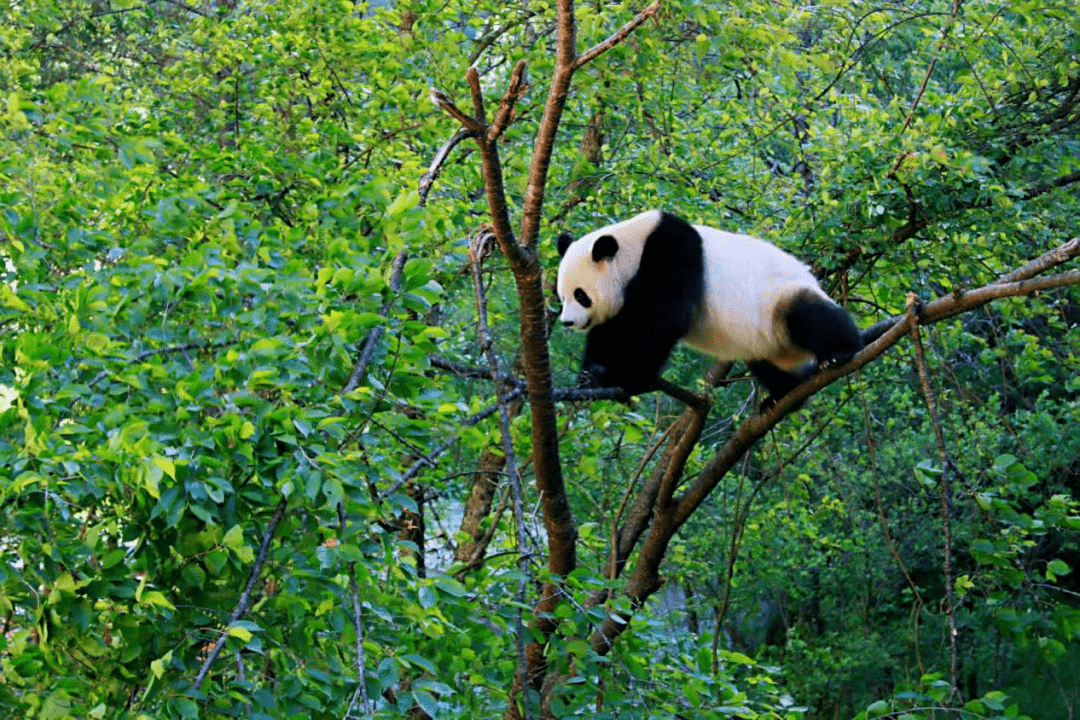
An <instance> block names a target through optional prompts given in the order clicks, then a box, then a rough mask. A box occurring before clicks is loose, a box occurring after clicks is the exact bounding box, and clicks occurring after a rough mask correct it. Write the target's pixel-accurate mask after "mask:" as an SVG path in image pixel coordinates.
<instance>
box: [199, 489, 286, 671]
mask: <svg viewBox="0 0 1080 720" xmlns="http://www.w3.org/2000/svg"><path fill="white" fill-rule="evenodd" d="M288 504H289V499H288V498H286V497H285V496H282V498H281V500H280V501H279V502H278V504H277V507H276V508H275V509H274V514H273V515H272V516H270V524H269V525H268V526H267V527H266V531H265V532H264V533H263V538H262V543H261V544H260V545H259V554H258V555H256V556H255V562H254V563H253V564H252V566H251V573H250V574H249V575H248V581H247V585H245V586H244V591H243V592H242V593H240V601H239V602H238V603H237V604H236V609H234V610H233V611H232V614H231V615H230V616H229V621H228V622H227V623H225V629H224V630H222V631H221V632H220V633H219V634H218V639H217V641H216V642H215V643H214V647H212V648H211V649H210V652H209V653H208V654H207V656H206V660H204V661H203V664H202V667H201V668H199V674H198V675H196V676H195V680H194V681H193V682H192V685H191V688H192V690H198V689H199V688H200V687H201V686H202V683H203V680H204V679H206V674H207V673H208V672H210V668H211V667H212V666H213V664H214V661H215V660H216V659H217V656H218V655H219V654H220V653H221V648H223V647H225V640H226V638H228V637H229V627H230V626H231V625H232V624H233V623H234V622H236V621H237V620H239V619H240V618H241V617H242V616H243V614H244V613H246V612H247V609H248V605H249V604H250V603H251V591H252V589H254V587H255V583H256V582H257V581H258V579H259V573H261V572H262V568H263V565H265V564H266V555H267V552H268V551H269V549H270V540H272V539H273V537H274V530H276V529H277V526H278V523H279V522H281V518H282V517H283V516H284V515H285V507H286V506H287V505H288Z"/></svg>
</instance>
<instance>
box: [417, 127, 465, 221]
mask: <svg viewBox="0 0 1080 720" xmlns="http://www.w3.org/2000/svg"><path fill="white" fill-rule="evenodd" d="M473 135H475V132H473V131H472V130H469V129H467V128H461V129H460V130H458V131H457V132H456V133H454V134H453V135H452V136H451V137H450V139H449V140H447V141H446V142H445V143H444V144H443V146H442V147H441V148H439V152H437V153H435V157H434V158H432V159H431V165H429V166H428V169H427V172H426V173H424V174H423V175H422V176H421V177H420V182H419V183H418V184H417V192H418V193H419V194H420V206H421V207H423V206H424V205H427V198H428V194H429V193H430V192H431V187H432V186H433V185H434V184H435V181H436V180H437V179H438V177H439V173H441V172H442V168H443V165H444V164H445V163H446V159H447V158H448V157H450V151H451V150H453V149H454V148H455V147H456V146H457V144H458V143H460V142H461V141H462V140H464V139H465V138H468V137H473Z"/></svg>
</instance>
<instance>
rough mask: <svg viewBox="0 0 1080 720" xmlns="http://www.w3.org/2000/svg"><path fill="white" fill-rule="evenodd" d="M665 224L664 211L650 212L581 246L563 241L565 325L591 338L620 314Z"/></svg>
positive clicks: (596, 232) (561, 282) (589, 237)
mask: <svg viewBox="0 0 1080 720" xmlns="http://www.w3.org/2000/svg"><path fill="white" fill-rule="evenodd" d="M660 219H661V213H660V211H659V210H650V211H648V212H644V213H641V214H640V215H637V216H635V217H632V218H630V219H629V220H626V221H624V222H621V223H617V224H615V225H609V226H607V227H604V228H600V229H599V230H594V231H593V232H591V233H589V234H588V235H585V236H584V237H582V238H581V239H580V240H574V239H573V238H571V237H570V236H569V235H560V236H559V255H560V256H562V261H561V262H560V263H559V277H558V281H557V282H556V291H557V292H558V294H559V300H560V301H561V302H562V313H561V314H560V315H559V319H560V320H561V321H562V324H563V325H566V326H567V327H572V328H573V329H575V330H577V331H579V332H587V331H588V330H591V329H592V328H594V327H596V326H597V325H601V324H603V323H605V322H607V321H608V320H610V319H611V318H613V317H614V316H615V315H617V314H618V312H619V310H621V309H622V306H623V294H624V291H625V289H626V284H627V283H629V282H630V280H631V279H632V278H633V277H634V275H636V274H637V270H638V265H639V264H640V263H641V254H642V252H643V251H644V249H645V242H646V241H647V240H648V239H649V236H650V235H652V232H653V230H654V229H655V228H656V226H657V225H659V224H660Z"/></svg>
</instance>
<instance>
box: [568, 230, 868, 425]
mask: <svg viewBox="0 0 1080 720" xmlns="http://www.w3.org/2000/svg"><path fill="white" fill-rule="evenodd" d="M558 249H559V255H560V256H561V258H562V259H561V261H560V262H559V275H558V280H557V292H558V295H559V300H560V301H561V302H562V312H561V314H560V316H559V317H560V320H561V321H562V324H563V325H565V326H567V327H570V328H573V329H575V330H578V331H580V332H585V333H588V335H587V337H586V339H585V355H584V358H583V360H582V364H581V373H580V375H579V378H578V384H579V386H580V387H621V388H623V389H624V390H626V391H627V392H629V393H630V394H632V395H634V394H639V393H642V392H644V391H646V390H649V389H651V388H652V387H653V386H654V385H655V383H656V381H657V379H658V378H659V377H660V371H661V369H662V368H663V366H664V363H665V362H666V361H667V358H668V355H670V354H671V350H672V348H674V346H675V343H676V342H678V341H680V340H682V342H684V343H685V344H687V345H689V346H690V347H692V348H694V349H696V350H699V351H701V352H703V353H706V354H708V355H711V356H713V357H715V358H717V359H719V360H743V361H746V363H747V365H748V366H749V368H750V371H751V372H752V373H753V374H754V376H755V377H756V378H757V379H758V380H759V381H760V382H761V384H762V385H764V386H765V389H766V390H768V391H769V393H770V397H769V398H768V399H766V401H765V403H764V406H765V407H768V406H769V405H771V403H773V402H775V401H776V400H779V399H780V398H781V397H783V396H784V395H786V394H787V393H788V392H789V391H790V390H791V389H792V388H794V387H795V386H796V385H798V384H799V383H800V382H802V381H803V380H805V379H806V378H807V377H809V376H810V375H811V374H812V373H813V372H814V371H815V370H816V369H817V368H818V367H821V366H829V365H834V364H836V363H839V362H844V361H846V360H847V359H848V358H850V357H851V356H852V355H854V354H855V353H856V352H858V351H859V350H860V349H862V347H863V343H862V340H861V339H860V337H859V330H858V328H856V326H855V323H854V322H853V321H852V319H851V316H850V315H848V313H847V311H845V310H844V309H843V308H841V307H840V306H839V305H837V304H836V303H834V302H833V301H832V300H831V299H829V297H828V296H827V295H826V294H825V292H824V291H823V290H822V289H821V287H820V286H819V285H818V283H817V280H816V279H815V278H814V276H813V274H811V272H810V269H809V268H808V267H806V265H804V264H802V263H801V262H799V261H798V260H796V259H795V258H794V257H792V256H791V255H789V254H788V253H786V252H784V251H783V250H781V249H779V248H778V247H776V246H774V245H771V244H769V243H767V242H765V241H764V240H759V239H757V238H754V237H750V236H747V235H737V234H735V233H729V232H724V231H723V230H717V229H715V228H711V227H706V226H704V225H690V224H689V223H687V222H685V221H684V220H681V219H679V218H678V217H676V216H674V215H672V214H669V213H666V212H662V211H660V210H650V211H647V212H643V213H641V214H640V215H636V216H635V217H632V218H630V219H629V220H625V221H623V222H620V223H616V224H614V225H609V226H607V227H604V228H601V229H599V230H594V231H593V232H590V233H589V234H587V235H585V236H583V237H582V238H580V239H579V240H576V241H575V240H574V239H573V238H571V237H570V236H569V235H565V234H564V235H561V236H560V237H559V239H558Z"/></svg>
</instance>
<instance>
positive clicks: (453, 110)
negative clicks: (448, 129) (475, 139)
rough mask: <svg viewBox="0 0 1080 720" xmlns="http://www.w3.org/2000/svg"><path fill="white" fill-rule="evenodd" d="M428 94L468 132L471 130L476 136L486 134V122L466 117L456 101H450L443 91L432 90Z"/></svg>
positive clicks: (432, 100)
mask: <svg viewBox="0 0 1080 720" xmlns="http://www.w3.org/2000/svg"><path fill="white" fill-rule="evenodd" d="M428 92H429V94H430V96H431V102H433V103H435V104H436V105H438V106H439V107H440V108H442V109H443V111H445V112H446V113H447V114H448V115H450V117H452V118H454V119H455V120H457V121H458V122H459V123H461V124H462V125H463V126H464V127H465V129H466V130H471V131H472V132H473V134H475V135H482V134H483V133H484V130H485V129H486V128H485V127H484V121H483V120H482V119H477V118H474V117H471V116H469V115H466V114H465V113H464V112H463V111H462V110H461V108H459V107H458V106H457V105H455V104H454V101H453V100H451V99H450V96H448V95H447V94H446V93H444V92H443V91H442V90H436V89H435V88H431V89H430V90H428Z"/></svg>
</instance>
